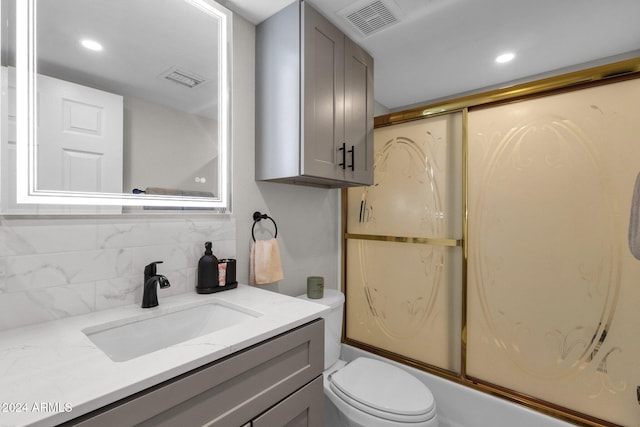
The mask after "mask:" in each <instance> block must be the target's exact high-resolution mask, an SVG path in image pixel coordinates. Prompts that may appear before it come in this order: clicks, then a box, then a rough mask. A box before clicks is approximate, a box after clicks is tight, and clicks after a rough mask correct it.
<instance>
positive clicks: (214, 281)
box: [196, 242, 218, 294]
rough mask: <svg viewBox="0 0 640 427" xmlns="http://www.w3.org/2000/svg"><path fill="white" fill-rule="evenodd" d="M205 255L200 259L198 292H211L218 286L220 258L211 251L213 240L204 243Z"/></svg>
mask: <svg viewBox="0 0 640 427" xmlns="http://www.w3.org/2000/svg"><path fill="white" fill-rule="evenodd" d="M204 247H205V251H204V255H202V257H201V258H200V261H198V284H197V286H196V292H198V293H199V294H210V293H213V292H214V291H215V290H216V287H217V286H218V258H216V256H215V255H214V254H213V252H212V251H211V242H206V243H205V244H204Z"/></svg>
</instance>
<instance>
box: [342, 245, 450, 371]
mask: <svg viewBox="0 0 640 427" xmlns="http://www.w3.org/2000/svg"><path fill="white" fill-rule="evenodd" d="M347 257H348V259H349V266H348V269H347V283H348V286H347V294H346V297H347V302H348V309H347V337H349V338H350V339H353V340H356V341H360V342H363V343H366V344H369V345H372V346H375V347H378V348H381V349H384V350H388V351H391V352H393V353H397V354H400V355H402V356H406V357H409V358H411V359H415V360H418V361H421V362H424V363H426V364H429V365H433V366H437V367H440V368H443V369H447V370H449V371H453V372H458V371H459V369H460V368H459V366H460V330H461V326H460V304H461V303H460V298H461V293H460V289H461V286H460V283H461V275H460V271H461V268H460V266H461V262H462V250H461V248H449V247H443V246H432V245H421V244H410V243H393V242H376V241H365V240H349V242H348V244H347Z"/></svg>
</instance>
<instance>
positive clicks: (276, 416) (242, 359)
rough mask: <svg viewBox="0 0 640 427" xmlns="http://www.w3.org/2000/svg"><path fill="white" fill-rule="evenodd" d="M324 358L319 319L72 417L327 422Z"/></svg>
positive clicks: (120, 422)
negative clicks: (324, 416) (324, 408)
mask: <svg viewBox="0 0 640 427" xmlns="http://www.w3.org/2000/svg"><path fill="white" fill-rule="evenodd" d="M323 358H324V321H323V320H322V319H318V320H315V321H313V322H311V323H308V324H306V325H304V326H301V327H299V328H296V329H293V330H292V331H289V332H287V333H285V334H282V335H279V336H277V337H275V338H272V339H270V340H267V341H265V342H262V343H260V344H257V345H255V346H253V347H250V348H248V349H245V350H242V351H239V352H237V353H234V354H232V355H230V356H228V357H226V358H224V359H221V360H218V361H215V362H212V363H210V364H208V365H205V366H203V367H201V368H198V369H195V370H193V371H191V372H187V373H185V374H183V375H180V376H178V377H176V378H174V379H171V380H169V381H166V382H164V383H162V384H159V385H157V386H155V387H152V388H150V389H148V390H144V391H142V392H140V393H137V394H135V395H133V396H130V397H128V398H126V399H123V400H121V401H118V402H115V403H113V404H111V405H109V406H107V407H105V408H101V409H99V410H96V411H94V412H92V413H89V414H87V415H84V416H82V417H80V418H78V419H76V420H72V421H70V422H68V423H66V424H64V425H66V426H71V425H74V426H83V427H107V426H108V427H112V426H125V425H136V426H149V427H150V426H166V427H175V426H184V427H188V426H205V425H206V426H212V427H223V426H232V427H238V426H243V427H244V426H255V427H283V426H289V427H303V426H308V427H322V425H323V422H324V418H323V404H324V400H323V399H324V395H323V389H322V369H323V366H324V360H323Z"/></svg>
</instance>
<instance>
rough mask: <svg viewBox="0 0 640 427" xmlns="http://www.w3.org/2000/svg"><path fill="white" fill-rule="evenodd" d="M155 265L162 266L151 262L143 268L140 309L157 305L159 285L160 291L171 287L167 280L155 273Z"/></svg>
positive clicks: (158, 262)
mask: <svg viewBox="0 0 640 427" xmlns="http://www.w3.org/2000/svg"><path fill="white" fill-rule="evenodd" d="M156 264H162V261H155V262H152V263H151V264H149V265H147V266H146V267H145V268H144V292H143V294H142V308H150V307H155V306H157V305H158V285H160V288H161V289H164V288H168V287H169V286H171V284H170V283H169V279H167V278H166V277H164V276H163V275H161V274H157V273H156Z"/></svg>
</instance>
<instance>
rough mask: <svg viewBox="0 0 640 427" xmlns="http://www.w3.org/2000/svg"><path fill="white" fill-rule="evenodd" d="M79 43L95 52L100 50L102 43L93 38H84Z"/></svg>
mask: <svg viewBox="0 0 640 427" xmlns="http://www.w3.org/2000/svg"><path fill="white" fill-rule="evenodd" d="M80 44H82V46H84V47H86V48H87V49H89V50H94V51H96V52H99V51H101V50H102V45H101V44H100V43H98V42H97V41H94V40H89V39H84V40H82V41H81V42H80Z"/></svg>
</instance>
